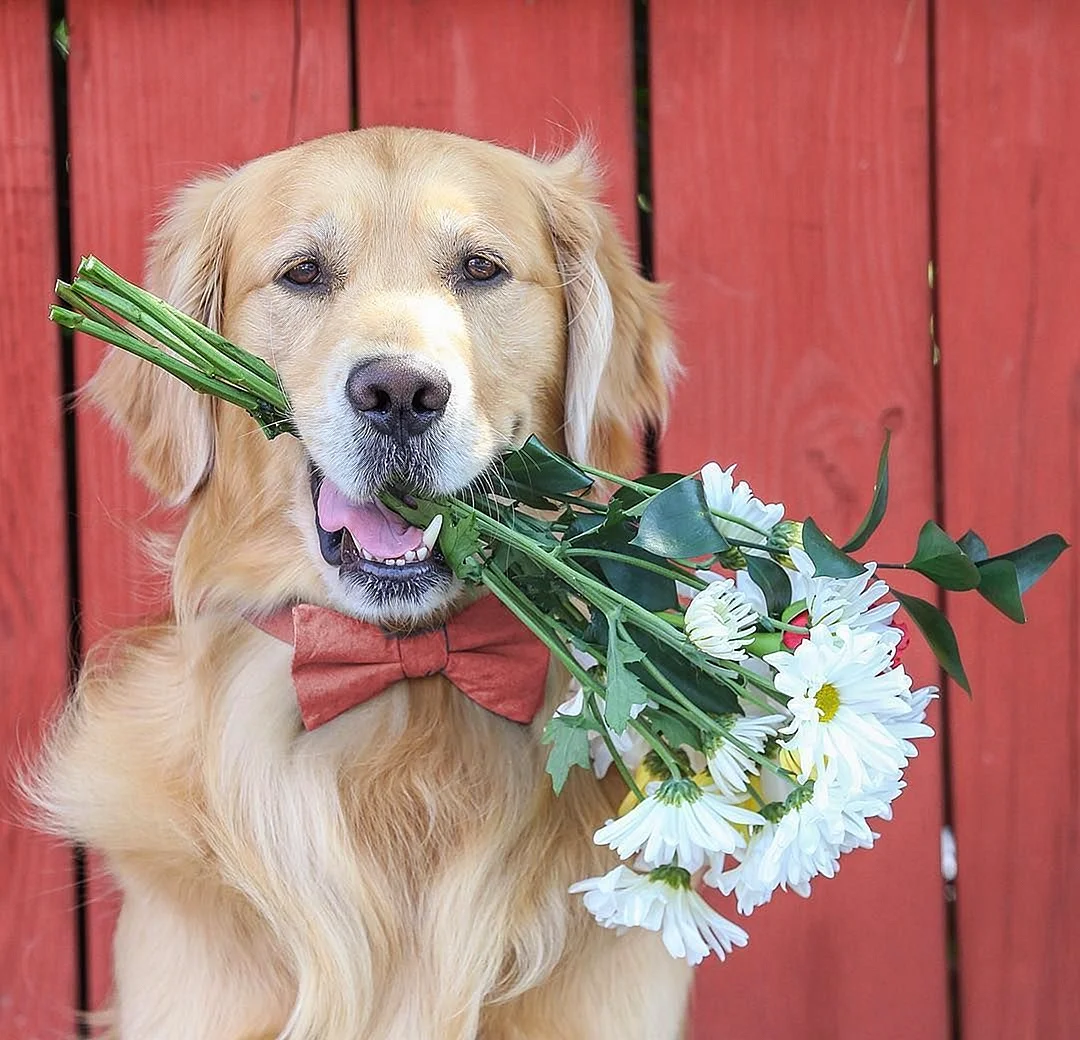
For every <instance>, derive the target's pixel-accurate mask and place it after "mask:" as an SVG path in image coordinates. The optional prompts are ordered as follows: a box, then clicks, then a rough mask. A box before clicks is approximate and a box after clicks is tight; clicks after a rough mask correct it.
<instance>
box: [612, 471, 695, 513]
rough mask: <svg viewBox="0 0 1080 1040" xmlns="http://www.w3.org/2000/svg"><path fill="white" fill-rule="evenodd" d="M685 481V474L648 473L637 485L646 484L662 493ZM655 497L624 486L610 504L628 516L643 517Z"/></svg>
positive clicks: (637, 481)
mask: <svg viewBox="0 0 1080 1040" xmlns="http://www.w3.org/2000/svg"><path fill="white" fill-rule="evenodd" d="M683 479H685V474H683V473H647V474H646V475H645V476H643V477H638V478H637V480H636V481H635V483H636V484H644V485H645V487H651V488H658V489H659V490H661V491H662V490H663V489H664V488H669V487H671V485H672V484H677V483H678V482H679V481H680V480H683ZM653 497H654V496H652V495H646V494H644V493H642V492H641V491H639V490H638V489H637V488H636V487H630V486H629V485H625V484H624V485H623V486H622V487H621V488H619V490H618V491H616V492H615V494H613V495H612V496H611V498H610V499H609V502H610V504H611V505H614V506H618V508H619V509H620V511H622V512H623V513H625V514H626V515H627V516H641V514H642V513H643V512H644V511H645V506H646V504H647V503H648V502H649V501H650V500H651V499H652V498H653ZM609 508H610V506H609Z"/></svg>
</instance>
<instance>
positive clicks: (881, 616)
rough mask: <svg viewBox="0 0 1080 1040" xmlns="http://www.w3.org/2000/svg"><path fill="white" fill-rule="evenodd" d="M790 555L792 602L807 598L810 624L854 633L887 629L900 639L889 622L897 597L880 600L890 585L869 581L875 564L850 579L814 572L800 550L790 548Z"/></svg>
mask: <svg viewBox="0 0 1080 1040" xmlns="http://www.w3.org/2000/svg"><path fill="white" fill-rule="evenodd" d="M789 555H790V556H791V562H792V565H793V566H794V568H795V569H794V571H793V572H792V573H791V575H790V577H791V583H792V587H791V601H792V602H793V603H794V602H796V601H798V600H800V599H801V600H805V601H806V609H807V612H808V613H809V614H810V623H811V625H828V626H829V627H830V628H837V627H839V626H840V625H846V626H847V627H848V628H850V629H852V631H855V632H861V631H864V630H869V631H873V632H885V631H886V630H887V629H888V630H889V631H888V635H889V638H890V639H893V640H894V641H895V642H899V641H900V637H901V633H900V631H899V630H898V629H893V628H892V626H891V625H890V624H889V622H890V621H891V620H892V616H893V614H895V613H896V612H897V611H898V610H899V609H900V604H899V603H898V602H897V601H896V600H886V601H884V602H882V600H883V598H884V597H885V596H887V595H888V594H889V586H888V585H886V584H885V582H883V581H872V580H871V579H872V578H873V577H874V572H875V571H876V570H877V564H876V563H868V564H867V565H866V568H865V569H864V570H863V572H862V574H856V575H855V576H854V577H852V578H828V577H824V576H818V575H817V574H816V568H815V567H814V561H813V560H811V559H810V557H809V555H808V554H807V553H805V552H804V551H803V550H802V549H798V548H792V549H791V551H790V554H789Z"/></svg>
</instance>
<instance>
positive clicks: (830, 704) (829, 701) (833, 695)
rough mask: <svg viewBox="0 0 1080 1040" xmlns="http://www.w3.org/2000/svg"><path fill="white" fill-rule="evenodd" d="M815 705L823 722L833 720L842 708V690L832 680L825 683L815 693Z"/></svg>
mask: <svg viewBox="0 0 1080 1040" xmlns="http://www.w3.org/2000/svg"><path fill="white" fill-rule="evenodd" d="M814 705H815V706H816V707H817V710H818V714H819V715H820V716H821V721H822V722H832V720H833V719H834V718H835V717H836V713H837V712H838V711H839V710H840V691H839V690H838V689H837V688H836V687H835V686H833V684H832V683H831V682H827V683H825V685H824V686H822V687H821V689H820V690H818V692H817V693H815V694H814Z"/></svg>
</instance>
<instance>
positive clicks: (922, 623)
mask: <svg viewBox="0 0 1080 1040" xmlns="http://www.w3.org/2000/svg"><path fill="white" fill-rule="evenodd" d="M892 594H893V595H894V596H895V597H896V598H897V599H898V600H899V601H900V605H901V606H902V607H903V608H904V610H906V611H907V613H908V617H910V618H911V620H912V621H914V622H915V624H916V625H918V627H919V630H920V631H921V632H922V634H923V635H924V636H925V637H926V641H927V643H929V644H930V649H931V650H933V651H934V656H935V657H936V658H937V659H938V663H939V664H940V665H941V667H942V668H944V669H945V671H946V672H947V673H948V674H949V675H950V676H952V678H953V679H955V680H956V682H957V683H959V684H960V686H962V687H963V688H964V689H965V690H966V691H967V692H968V693H971V684H970V683H969V682H968V677H967V673H966V672H965V671H964V665H963V662H962V661H961V660H960V648H959V647H958V646H957V644H956V633H955V632H954V631H953V628H952V625H950V624H949V619H948V618H947V617H945V615H944V614H942V612H941V611H940V610H938V608H937V607H935V606H934V604H933V603H927V602H926V600H924V599H919V597H918V596H909V595H908V594H907V593H904V592H899V591H897V590H896V589H893V590H892Z"/></svg>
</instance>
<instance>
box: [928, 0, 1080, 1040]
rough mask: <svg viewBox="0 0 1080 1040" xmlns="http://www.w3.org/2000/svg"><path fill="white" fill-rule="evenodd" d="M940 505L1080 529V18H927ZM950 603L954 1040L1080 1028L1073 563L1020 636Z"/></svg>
mask: <svg viewBox="0 0 1080 1040" xmlns="http://www.w3.org/2000/svg"><path fill="white" fill-rule="evenodd" d="M937 32H938V36H937V52H938V54H939V55H940V56H941V61H940V64H939V68H938V74H937V81H938V114H939V125H938V142H939V145H938V149H939V150H938V155H939V169H940V178H939V187H938V212H939V223H940V233H939V238H940V252H939V255H940V283H939V284H940V292H941V306H940V323H939V333H940V339H941V344H942V365H941V367H942V381H943V407H944V448H945V478H946V487H947V489H948V497H947V499H946V514H947V518H948V520H949V522H950V524H951V526H952V527H953V528H955V529H956V530H957V531H958V532H959V531H963V530H964V529H965V528H966V527H967V526H972V527H975V528H976V529H977V530H978V531H980V533H981V534H983V536H984V537H986V538H987V539H988V541H989V543H990V546H991V549H993V548H994V547H995V546H997V547H999V548H1001V547H1011V546H1013V545H1016V544H1019V543H1020V542H1023V541H1028V540H1030V539H1031V538H1034V537H1036V536H1038V535H1041V534H1043V533H1044V532H1046V531H1048V530H1057V531H1061V532H1062V533H1063V534H1064V535H1065V537H1066V538H1067V539H1068V540H1069V541H1070V542H1072V543H1073V545H1074V546H1075V545H1076V543H1077V540H1078V539H1080V297H1078V295H1077V285H1078V283H1080V251H1078V249H1077V243H1078V242H1080V194H1078V192H1077V185H1078V184H1080V138H1078V136H1077V133H1076V126H1077V122H1076V121H1077V112H1078V111H1080V64H1078V62H1077V47H1078V45H1080V7H1077V5H1076V4H1072V3H1067V2H1046V3H1039V4H1030V3H1024V2H1022V0H1007V2H1001V3H996V4H992V5H990V4H985V3H980V2H978V0H956V2H949V3H946V4H942V5H941V6H940V10H939V12H938V16H937ZM952 599H953V600H954V602H952V603H951V604H950V610H951V613H952V615H953V618H954V621H955V623H956V627H957V630H958V635H959V637H960V640H961V645H962V646H964V647H966V650H967V667H968V673H969V675H970V677H971V682H972V687H973V689H974V692H975V696H974V697H973V699H972V700H971V701H970V702H969V701H967V700H966V699H964V698H963V697H957V698H954V700H953V701H952V705H953V710H952V719H951V721H952V736H953V743H952V750H953V764H954V777H953V785H954V791H955V813H956V831H957V842H958V854H959V869H960V873H959V878H958V882H957V894H958V903H957V907H958V912H959V951H960V992H961V1011H962V1022H963V1030H964V1036H966V1037H968V1036H969V1037H978V1038H979V1040H1034V1038H1039V1040H1044V1038H1059V1037H1060V1038H1065V1037H1071V1036H1075V1035H1076V1032H1077V1028H1078V1027H1077V1022H1078V1021H1080V895H1078V892H1080V768H1078V765H1077V763H1078V759H1080V712H1078V710H1077V690H1078V688H1080V559H1078V557H1077V551H1076V549H1075V548H1074V549H1072V550H1071V551H1070V552H1069V553H1068V554H1067V555H1066V557H1064V558H1063V560H1062V561H1061V562H1060V563H1059V564H1058V567H1057V568H1056V569H1055V571H1054V572H1053V573H1052V574H1051V575H1049V576H1048V577H1047V578H1046V579H1045V580H1044V582H1043V584H1041V585H1040V586H1038V587H1037V588H1036V589H1035V590H1034V591H1033V592H1032V593H1031V595H1030V596H1029V597H1028V600H1029V602H1028V616H1029V619H1030V620H1029V625H1028V627H1027V628H1017V627H1015V626H1012V625H1008V624H1004V623H1002V622H1001V620H1000V619H999V618H998V616H997V615H995V614H994V613H993V612H992V611H991V610H990V609H989V608H988V606H987V605H986V604H984V603H982V602H981V601H979V600H976V601H975V602H974V603H972V602H968V601H967V599H966V597H952Z"/></svg>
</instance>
